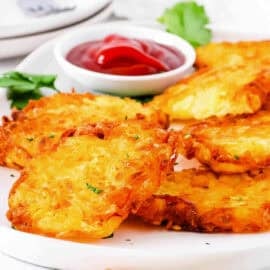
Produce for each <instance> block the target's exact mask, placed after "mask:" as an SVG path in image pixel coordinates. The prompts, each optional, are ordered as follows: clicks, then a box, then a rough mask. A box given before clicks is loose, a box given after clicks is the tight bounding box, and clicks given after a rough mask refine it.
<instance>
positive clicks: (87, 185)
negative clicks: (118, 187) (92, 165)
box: [86, 183, 103, 194]
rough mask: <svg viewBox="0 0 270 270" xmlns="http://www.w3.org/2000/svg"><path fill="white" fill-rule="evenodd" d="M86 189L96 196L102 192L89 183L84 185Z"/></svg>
mask: <svg viewBox="0 0 270 270" xmlns="http://www.w3.org/2000/svg"><path fill="white" fill-rule="evenodd" d="M86 187H87V188H88V189H89V190H91V191H93V192H94V193H96V194H100V193H102V192H103V190H102V189H100V188H97V187H94V186H92V185H91V184H89V183H86Z"/></svg>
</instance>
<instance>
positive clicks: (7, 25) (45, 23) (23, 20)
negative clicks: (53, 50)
mask: <svg viewBox="0 0 270 270" xmlns="http://www.w3.org/2000/svg"><path fill="white" fill-rule="evenodd" d="M16 2H17V0H8V1H6V0H4V1H0V39H4V38H15V37H19V36H25V35H30V34H37V33H41V32H44V31H45V32H47V31H50V30H54V29H57V28H62V27H66V26H68V25H71V24H74V23H76V24H77V23H78V22H80V21H84V20H86V19H87V18H89V17H91V16H92V15H94V14H95V13H97V12H98V11H99V10H101V9H102V8H104V6H106V5H107V4H109V3H110V2H111V0H91V1H85V0H74V2H75V4H76V6H77V7H76V9H74V10H72V11H67V12H62V13H58V14H52V15H49V16H43V17H37V18H35V17H29V16H26V15H25V14H24V13H23V12H22V11H21V10H20V9H19V7H18V6H17V4H16Z"/></svg>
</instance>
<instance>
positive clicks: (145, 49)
mask: <svg viewBox="0 0 270 270" xmlns="http://www.w3.org/2000/svg"><path fill="white" fill-rule="evenodd" d="M66 59H67V60H68V61H69V62H70V63H72V64H74V65H76V66H79V67H81V68H84V69H87V70H91V71H95V72H100V73H107V74H113V75H128V76H136V75H150V74H156V73H161V72H166V71H169V70H173V69H176V68H178V67H180V66H182V65H183V64H184V63H185V57H184V55H183V54H182V53H181V52H180V51H179V50H177V49H175V48H173V47H169V46H165V45H162V44H159V43H156V42H154V41H150V40H142V39H133V38H126V37H123V36H120V35H116V34H113V35H109V36H107V37H105V38H104V39H103V40H96V41H89V42H85V43H82V44H80V45H77V46H76V47H75V48H73V49H71V50H70V51H69V53H68V54H67V56H66Z"/></svg>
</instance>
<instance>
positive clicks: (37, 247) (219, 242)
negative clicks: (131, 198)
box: [0, 41, 270, 270]
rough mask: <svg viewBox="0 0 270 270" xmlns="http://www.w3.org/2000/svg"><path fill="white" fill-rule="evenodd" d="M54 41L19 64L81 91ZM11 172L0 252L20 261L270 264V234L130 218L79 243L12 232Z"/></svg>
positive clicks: (0, 184) (0, 197)
mask: <svg viewBox="0 0 270 270" xmlns="http://www.w3.org/2000/svg"><path fill="white" fill-rule="evenodd" d="M54 42H55V41H50V42H49V43H47V44H44V45H43V46H42V47H40V48H39V49H38V50H36V51H35V52H33V53H32V54H31V55H30V56H28V57H27V58H26V59H25V60H24V61H23V62H22V63H21V64H20V65H19V67H18V68H19V69H20V70H22V71H26V72H36V73H56V74H58V75H59V80H58V81H57V87H58V88H60V89H62V90H65V91H69V90H70V89H71V88H72V87H74V86H75V87H78V88H79V90H82V89H80V86H78V85H76V84H75V82H73V81H72V80H69V79H68V78H65V77H64V76H63V74H61V72H60V70H59V68H58V67H57V64H56V62H55V60H54V58H53V52H52V48H53V45H54ZM0 97H1V98H0V113H1V114H8V113H9V109H8V103H7V101H6V99H5V96H4V93H3V92H2V94H1V95H0ZM12 173H14V172H12V171H11V170H9V169H4V168H0V178H1V181H0V250H1V251H2V252H4V253H5V254H8V255H11V256H13V257H16V258H19V259H21V260H23V261H28V262H31V263H34V264H37V265H42V266H47V267H52V268H57V269H65V270H68V269H79V270H89V269H93V270H104V269H111V270H119V269H128V270H133V269H134V270H135V269H139V270H144V269H145V270H149V269H154V270H158V269H170V270H174V269H175V270H179V269H190V270H198V269H208V270H216V269H219V270H228V269H230V270H234V269H235V270H236V269H237V270H255V269H262V268H263V267H269V266H270V257H269V251H270V233H260V234H241V235H239V234H200V233H189V232H173V231H166V230H165V229H162V228H157V227H151V226H146V225H143V224H141V223H136V222H135V221H131V222H126V223H124V224H123V225H122V226H121V227H120V229H119V230H117V231H116V233H115V235H114V237H113V238H111V239H104V240H99V241H96V242H93V243H91V244H80V243H74V242H69V241H62V240H57V239H51V238H46V237H42V236H38V235H32V234H27V233H23V232H19V231H15V230H13V229H11V228H10V224H9V222H8V220H7V219H6V216H5V213H6V210H7V197H8V192H9V190H10V187H11V185H12V182H13V181H14V180H15V179H14V178H12V177H11V176H10V175H11V174H12ZM17 175H18V174H17ZM127 239H130V240H131V241H127Z"/></svg>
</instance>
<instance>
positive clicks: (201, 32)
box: [158, 1, 212, 48]
mask: <svg viewBox="0 0 270 270" xmlns="http://www.w3.org/2000/svg"><path fill="white" fill-rule="evenodd" d="M158 21H159V22H160V23H162V24H164V25H165V26H166V30H167V31H168V32H170V33H173V34H176V35H178V36H180V37H182V38H183V39H185V40H187V41H188V42H189V43H190V44H191V45H192V46H193V47H195V48H196V47H199V46H201V45H204V44H207V43H209V42H210V41H211V39H212V33H211V31H210V30H209V29H208V28H207V24H208V23H209V18H208V16H207V14H206V11H205V9H204V7H203V6H201V5H198V4H197V3H196V2H194V1H187V2H180V3H177V4H176V5H174V6H173V7H171V8H169V9H166V10H165V12H164V13H163V15H162V16H161V17H160V18H159V19H158Z"/></svg>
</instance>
